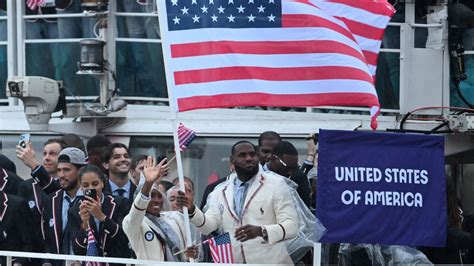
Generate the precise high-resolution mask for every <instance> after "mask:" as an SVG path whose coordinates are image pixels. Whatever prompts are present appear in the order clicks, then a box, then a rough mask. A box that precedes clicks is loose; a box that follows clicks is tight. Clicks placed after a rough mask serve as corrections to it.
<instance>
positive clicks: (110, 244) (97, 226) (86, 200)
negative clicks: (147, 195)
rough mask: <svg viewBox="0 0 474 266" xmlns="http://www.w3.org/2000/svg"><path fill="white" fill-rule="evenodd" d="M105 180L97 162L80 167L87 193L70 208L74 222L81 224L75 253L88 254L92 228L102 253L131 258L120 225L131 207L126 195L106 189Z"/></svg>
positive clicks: (77, 225) (80, 181) (99, 251)
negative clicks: (88, 238)
mask: <svg viewBox="0 0 474 266" xmlns="http://www.w3.org/2000/svg"><path fill="white" fill-rule="evenodd" d="M104 183H105V177H104V175H103V174H102V171H101V170H100V168H98V167H97V166H95V165H87V166H84V167H83V168H81V170H80V171H79V184H80V186H81V190H82V191H83V194H84V196H83V198H81V199H80V200H79V201H76V202H75V204H74V206H73V207H71V209H70V211H69V213H70V215H71V216H72V217H73V218H71V219H72V223H73V226H74V227H78V228H80V229H79V230H78V231H77V233H76V235H75V238H74V241H73V243H72V246H73V251H74V254H75V255H86V253H87V237H88V233H89V230H92V232H93V234H94V236H95V240H96V241H97V246H98V253H99V254H100V256H103V257H117V258H130V257H131V255H132V254H131V252H130V249H129V248H128V239H127V237H126V235H125V234H124V232H123V231H122V227H121V224H122V220H123V218H124V217H125V215H126V214H127V210H129V209H130V207H129V206H128V204H127V201H126V199H125V198H123V197H120V196H113V195H112V194H110V193H108V192H105V191H104Z"/></svg>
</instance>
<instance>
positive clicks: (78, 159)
mask: <svg viewBox="0 0 474 266" xmlns="http://www.w3.org/2000/svg"><path fill="white" fill-rule="evenodd" d="M58 162H59V163H72V164H79V165H86V164H87V157H86V154H85V153H84V152H83V151H81V150H80V149H78V148H74V147H70V148H65V149H63V150H62V151H61V152H60V153H59V157H58Z"/></svg>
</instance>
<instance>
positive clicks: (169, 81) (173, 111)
mask: <svg viewBox="0 0 474 266" xmlns="http://www.w3.org/2000/svg"><path fill="white" fill-rule="evenodd" d="M160 1H164V0H160ZM156 7H157V10H158V21H159V25H160V37H161V48H162V52H163V64H164V67H165V74H166V85H167V89H168V99H169V106H170V118H171V125H172V130H173V141H174V150H175V156H176V164H177V168H178V178H179V189H180V190H181V191H183V192H185V189H184V175H183V163H182V161H181V152H180V150H179V139H178V123H179V121H178V110H179V109H178V103H177V102H176V101H175V97H174V93H173V88H174V76H173V73H172V71H171V67H170V65H169V61H168V60H169V58H171V56H170V55H171V48H170V46H169V43H168V39H167V37H166V32H167V30H166V29H167V28H168V20H167V19H166V10H163V9H161V8H159V3H158V1H156ZM172 159H173V158H172ZM172 159H171V160H172ZM171 160H170V161H171ZM183 216H184V228H185V231H186V232H185V233H186V247H191V246H192V241H193V240H192V238H191V224H190V222H189V212H188V208H187V207H183ZM189 261H190V262H194V259H191V258H190V259H189Z"/></svg>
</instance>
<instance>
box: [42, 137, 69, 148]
mask: <svg viewBox="0 0 474 266" xmlns="http://www.w3.org/2000/svg"><path fill="white" fill-rule="evenodd" d="M53 143H57V144H59V146H61V150H62V149H64V148H66V147H67V145H66V142H64V140H63V139H61V138H52V139H48V140H47V141H46V142H45V143H44V144H43V147H44V146H46V145H49V144H53Z"/></svg>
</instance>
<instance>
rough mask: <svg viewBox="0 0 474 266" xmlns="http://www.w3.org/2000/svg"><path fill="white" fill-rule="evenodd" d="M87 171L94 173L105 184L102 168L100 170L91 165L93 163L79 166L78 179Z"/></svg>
mask: <svg viewBox="0 0 474 266" xmlns="http://www.w3.org/2000/svg"><path fill="white" fill-rule="evenodd" d="M87 173H94V174H96V175H97V176H98V177H99V178H100V180H101V181H102V182H103V183H104V184H105V181H106V180H105V176H104V174H103V173H102V170H100V168H99V167H97V166H95V165H93V164H88V165H85V166H83V167H81V169H79V180H82V176H83V175H85V174H87Z"/></svg>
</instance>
